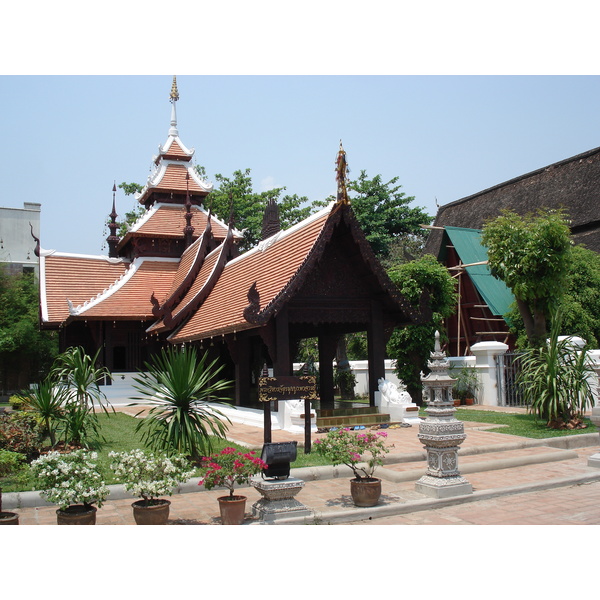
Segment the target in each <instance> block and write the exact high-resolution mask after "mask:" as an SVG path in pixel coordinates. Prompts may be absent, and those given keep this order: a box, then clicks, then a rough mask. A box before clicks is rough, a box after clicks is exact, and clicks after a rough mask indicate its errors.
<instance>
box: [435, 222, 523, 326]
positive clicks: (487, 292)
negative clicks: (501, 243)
mask: <svg viewBox="0 0 600 600" xmlns="http://www.w3.org/2000/svg"><path fill="white" fill-rule="evenodd" d="M444 229H445V230H446V234H447V235H448V237H449V238H450V242H451V243H452V245H453V246H454V248H455V250H456V252H457V254H458V256H459V257H460V260H461V261H462V262H463V263H464V264H466V265H469V264H472V263H476V262H482V261H486V260H487V258H488V257H487V250H486V248H485V246H483V245H482V243H481V230H479V229H465V228H464V227H448V226H446V227H445V228H444ZM465 270H466V271H467V273H468V275H469V277H470V278H471V281H472V282H473V285H475V287H476V288H477V291H478V292H479V295H480V296H481V297H482V298H483V301H484V302H485V303H486V304H487V305H488V306H489V307H490V310H491V311H492V313H493V314H494V315H498V316H504V315H505V314H506V313H507V312H508V309H509V307H510V305H511V304H512V303H513V302H514V300H515V298H514V296H513V295H512V292H511V291H510V290H509V289H508V288H507V287H506V284H505V283H504V282H503V281H500V280H499V279H496V278H495V277H493V276H492V274H491V273H490V269H489V267H488V266H487V265H475V266H473V267H465Z"/></svg>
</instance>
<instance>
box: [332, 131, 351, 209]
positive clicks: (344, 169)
mask: <svg viewBox="0 0 600 600" xmlns="http://www.w3.org/2000/svg"><path fill="white" fill-rule="evenodd" d="M335 165H336V169H335V170H336V176H335V179H336V181H337V199H336V202H337V204H350V200H349V199H348V190H347V189H346V178H347V176H348V163H347V162H346V152H345V151H344V148H343V147H342V140H340V149H339V151H338V155H337V160H336V161H335Z"/></svg>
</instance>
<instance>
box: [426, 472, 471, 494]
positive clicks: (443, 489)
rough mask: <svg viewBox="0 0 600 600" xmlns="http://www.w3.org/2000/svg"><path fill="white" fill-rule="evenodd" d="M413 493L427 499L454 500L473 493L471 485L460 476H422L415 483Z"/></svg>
mask: <svg viewBox="0 0 600 600" xmlns="http://www.w3.org/2000/svg"><path fill="white" fill-rule="evenodd" d="M415 492H419V493H420V494H423V495H425V496H429V498H454V497H455V496H464V495H466V494H472V493H473V487H472V486H471V484H470V483H469V482H468V481H467V480H466V479H465V478H464V477H462V476H461V475H457V476H456V477H444V478H443V479H442V478H439V477H432V476H431V475H423V477H421V479H419V481H417V483H415Z"/></svg>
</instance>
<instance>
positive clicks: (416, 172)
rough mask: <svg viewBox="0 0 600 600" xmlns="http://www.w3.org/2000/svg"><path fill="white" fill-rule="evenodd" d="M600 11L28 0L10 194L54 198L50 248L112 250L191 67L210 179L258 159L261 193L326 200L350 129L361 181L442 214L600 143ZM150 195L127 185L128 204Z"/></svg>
mask: <svg viewBox="0 0 600 600" xmlns="http://www.w3.org/2000/svg"><path fill="white" fill-rule="evenodd" d="M593 6H594V4H593V2H590V1H589V0H571V2H570V3H569V4H568V10H567V9H566V8H565V6H564V5H563V4H562V3H561V4H558V3H553V2H548V1H546V2H539V1H537V0H527V1H523V0H519V1H517V0H506V1H505V2H504V3H502V5H501V6H490V7H487V6H484V5H482V3H481V2H480V1H475V0H456V2H453V3H448V2H443V1H441V0H431V1H430V2H427V3H414V2H410V3H408V2H403V1H401V0H398V1H396V2H387V1H382V0H373V1H372V2H370V3H368V7H366V5H365V3H364V2H358V1H356V0H346V1H345V2H340V1H338V0H331V1H328V2H322V1H318V2H317V1H316V0H305V1H304V2H303V3H302V4H301V5H300V4H294V5H290V4H287V3H282V2H280V1H274V0H256V1H255V2H252V3H250V2H243V1H238V0H231V1H230V2H227V3H210V4H207V3H202V2H193V3H189V2H187V1H186V0H182V2H180V3H177V4H171V5H167V4H165V3H163V2H156V1H155V0H146V1H145V2H138V1H133V0H132V1H130V2H122V1H120V2H115V1H114V0H106V2H104V3H103V4H102V9H101V10H95V9H92V8H89V9H88V8H86V7H87V5H86V7H84V6H83V5H82V4H81V3H78V2H76V1H75V0H56V1H55V2H53V3H47V2H38V1H37V0H32V2H29V3H25V4H19V5H17V4H15V3H13V4H11V5H9V6H7V7H5V8H4V9H3V23H4V28H3V31H2V36H0V55H1V56H3V61H2V63H0V107H1V110H0V136H1V140H2V143H1V144H0V164H1V165H2V167H1V168H2V185H1V186H0V206H15V207H19V206H22V203H23V201H33V202H41V204H42V221H41V236H42V246H43V247H44V248H47V249H57V250H62V251H66V252H80V253H89V254H97V253H100V252H101V247H102V244H103V241H104V237H105V236H106V233H105V232H104V222H105V219H106V216H107V215H108V213H109V212H110V209H111V202H112V193H111V189H112V186H113V182H114V181H116V182H117V183H120V182H122V181H128V182H131V181H135V182H139V183H144V182H145V180H146V178H147V176H148V174H149V168H150V165H151V159H152V156H153V155H154V154H155V152H156V150H157V148H158V145H159V144H163V143H164V142H165V140H166V138H167V132H168V129H169V118H170V104H169V102H168V96H169V91H170V86H171V79H172V76H173V75H177V77H178V84H179V92H180V101H179V102H178V105H177V110H178V120H179V132H180V136H181V139H182V141H183V142H184V143H185V144H186V145H187V146H188V147H193V148H195V149H196V155H195V160H196V162H197V163H198V164H201V165H203V166H205V167H206V169H207V172H208V176H209V179H214V175H215V174H216V173H221V174H223V175H226V176H229V175H231V174H232V173H233V171H235V170H236V169H245V168H250V169H251V173H252V177H253V180H254V184H255V189H256V190H263V189H266V188H268V187H270V186H285V187H286V188H287V192H288V193H291V194H298V195H300V196H307V197H308V198H309V199H310V200H316V199H322V198H325V197H326V196H328V195H329V194H331V193H333V191H334V189H335V174H334V161H335V157H336V153H337V150H338V147H339V142H340V140H342V141H343V144H344V148H345V150H346V152H347V157H348V163H349V167H350V169H351V176H357V175H358V174H359V173H360V171H361V170H363V169H364V170H366V171H367V173H368V175H370V176H374V175H376V174H381V175H382V176H383V178H384V179H386V180H389V179H391V178H393V177H395V176H397V177H398V178H399V183H401V184H402V186H403V191H404V192H405V194H406V195H407V196H414V197H415V205H417V206H422V207H424V208H425V209H426V210H427V211H428V212H430V213H432V214H433V213H435V211H436V207H435V202H436V198H437V201H438V202H439V204H440V205H443V204H446V203H448V202H452V201H454V200H457V199H459V198H461V197H464V196H467V195H470V194H472V193H476V192H478V191H480V190H482V189H485V188H487V187H489V186H493V185H495V184H498V183H501V182H503V181H506V180H508V179H510V178H512V177H516V176H519V175H521V174H524V173H526V172H529V171H531V170H534V169H537V168H540V167H544V166H546V165H548V164H551V163H553V162H556V161H559V160H562V159H564V158H568V157H570V156H573V155H575V154H578V153H580V152H584V151H586V150H589V149H591V148H595V147H597V146H600V119H599V117H598V114H599V108H600V102H599V100H600V77H598V74H599V73H600V71H599V65H600V63H599V62H598V60H597V48H596V40H597V22H598V20H597V18H596V12H595V11H594V9H593ZM557 7H558V8H560V10H557ZM157 73H160V75H156V74H157ZM81 74H84V75H81ZM132 205H133V199H132V198H130V197H125V196H124V195H123V194H122V193H120V192H119V194H118V196H117V211H118V213H119V214H120V215H123V214H124V213H125V211H127V210H129V209H130V208H131V206H132Z"/></svg>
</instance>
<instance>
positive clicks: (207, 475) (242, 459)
mask: <svg viewBox="0 0 600 600" xmlns="http://www.w3.org/2000/svg"><path fill="white" fill-rule="evenodd" d="M200 468H201V470H202V477H203V478H202V480H201V481H200V482H199V483H198V485H204V487H205V488H206V489H207V490H212V489H213V488H214V487H226V488H227V489H228V490H229V495H230V496H233V486H234V485H235V484H236V483H237V484H238V485H248V483H249V482H250V477H252V475H256V474H257V473H260V472H261V471H262V470H263V469H266V468H267V463H266V462H264V461H263V460H262V459H260V458H258V456H256V455H255V453H254V452H239V451H238V450H236V449H235V448H224V449H223V450H221V452H219V453H218V454H213V455H212V456H208V457H207V456H205V457H204V458H203V459H202V464H201V467H200Z"/></svg>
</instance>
